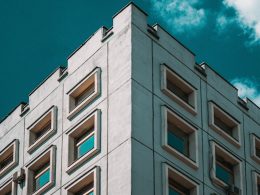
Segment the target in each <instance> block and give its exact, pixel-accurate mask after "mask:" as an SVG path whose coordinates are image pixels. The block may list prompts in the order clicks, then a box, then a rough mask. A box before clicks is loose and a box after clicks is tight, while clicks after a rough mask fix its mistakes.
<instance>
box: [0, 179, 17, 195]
mask: <svg viewBox="0 0 260 195" xmlns="http://www.w3.org/2000/svg"><path fill="white" fill-rule="evenodd" d="M16 187H17V186H16V184H15V183H14V182H12V179H9V180H8V181H7V182H5V183H4V184H3V185H2V186H0V194H1V195H16V194H17V191H16V189H17V188H16Z"/></svg>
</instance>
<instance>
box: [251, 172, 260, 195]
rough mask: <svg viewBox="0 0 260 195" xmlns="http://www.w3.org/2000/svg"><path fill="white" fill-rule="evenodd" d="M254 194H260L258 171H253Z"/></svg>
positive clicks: (259, 175)
mask: <svg viewBox="0 0 260 195" xmlns="http://www.w3.org/2000/svg"><path fill="white" fill-rule="evenodd" d="M252 174H253V194H256V195H259V194H260V174H259V173H258V172H253V173H252Z"/></svg>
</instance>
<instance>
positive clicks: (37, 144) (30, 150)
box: [27, 128, 56, 154]
mask: <svg viewBox="0 0 260 195" xmlns="http://www.w3.org/2000/svg"><path fill="white" fill-rule="evenodd" d="M55 133H56V128H55V129H51V130H49V131H48V132H46V133H45V134H44V135H43V136H42V137H41V138H40V139H39V140H37V141H36V142H35V143H33V144H32V145H30V146H29V148H28V150H27V152H28V153H29V154H32V153H33V152H34V151H35V150H36V149H37V148H39V147H40V146H41V144H42V143H43V142H45V141H46V140H48V139H49V138H50V137H51V136H52V135H54V134H55Z"/></svg>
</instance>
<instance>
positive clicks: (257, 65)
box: [0, 0, 260, 118]
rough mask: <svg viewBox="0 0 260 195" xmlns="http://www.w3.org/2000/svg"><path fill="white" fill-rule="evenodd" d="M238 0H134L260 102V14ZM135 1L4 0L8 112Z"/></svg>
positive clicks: (1, 80) (1, 19)
mask: <svg viewBox="0 0 260 195" xmlns="http://www.w3.org/2000/svg"><path fill="white" fill-rule="evenodd" d="M234 1H235V0H216V1H212V0H200V1H198V0H190V1H188V0H179V3H176V1H175V0H158V1H155V0H136V1H134V2H135V3H136V4H137V5H138V6H140V7H141V8H143V9H144V10H145V11H146V12H147V13H148V14H149V23H150V24H153V23H160V24H161V25H162V26H163V27H165V29H167V30H168V31H169V32H170V33H172V34H173V35H174V36H175V37H176V38H177V39H179V40H180V41H181V42H182V43H184V44H185V45H186V46H187V47H188V48H189V49H191V50H192V51H193V52H194V53H195V54H196V56H197V57H196V61H197V62H198V63H200V62H202V61H206V62H207V63H208V64H210V65H211V66H212V67H213V68H214V69H215V70H217V71H218V72H219V73H220V74H221V75H223V76H224V77H225V78H226V79H227V80H229V81H232V82H233V83H234V84H235V85H236V86H237V87H238V88H239V87H241V88H240V89H241V90H240V92H241V93H240V95H242V96H245V95H247V96H250V98H252V99H253V100H255V101H256V103H258V101H259V102H260V95H259V93H258V91H259V82H260V43H259V40H260V16H259V17H258V18H257V17H255V18H253V19H252V17H251V18H250V17H248V20H245V19H242V17H241V16H244V15H243V14H245V13H247V11H248V10H246V9H248V6H245V12H243V11H242V12H238V11H237V10H240V11H241V9H239V8H241V5H239V4H234ZM249 1H252V2H253V3H256V4H257V5H259V6H260V4H259V3H258V2H256V0H249ZM91 2H92V3H91ZM128 2H129V1H127V0H121V1H107V0H106V1H105V0H96V1H87V0H73V1H72V0H56V1H53V0H44V1H35V0H25V1H19V0H8V1H1V3H0V25H1V26H0V43H1V47H0V59H1V61H0V68H1V69H0V88H1V94H2V95H1V96H0V118H2V117H4V116H5V115H6V114H8V113H9V112H10V111H11V109H12V108H14V107H15V106H16V105H18V104H19V103H20V102H21V101H25V102H27V101H28V94H29V93H30V92H31V91H32V90H33V89H34V88H35V87H36V86H37V85H38V84H39V83H40V82H41V81H42V80H43V79H44V78H46V77H47V76H48V75H49V74H50V73H51V72H52V71H53V70H54V69H55V68H57V67H58V66H60V65H63V66H66V65H67V63H66V60H67V57H68V56H69V54H71V53H72V52H73V51H74V50H75V49H76V48H77V47H78V46H80V44H81V43H83V42H84V41H85V40H86V39H87V38H88V37H89V36H90V35H91V34H92V33H94V32H95V31H96V30H97V29H98V28H99V27H100V26H107V27H110V26H111V25H112V16H113V15H114V14H115V13H116V12H117V11H119V10H120V9H121V8H122V7H123V6H124V5H126V4H127V3H128ZM232 3H233V4H232ZM257 5H255V6H257ZM242 8H243V5H242ZM251 9H254V8H251ZM242 10H243V9H242ZM251 11H252V10H251ZM253 11H254V10H253ZM258 15H259V14H258ZM243 18H247V17H245V16H244V17H243ZM250 19H252V20H253V21H250ZM258 22H259V23H258ZM257 24H259V26H257Z"/></svg>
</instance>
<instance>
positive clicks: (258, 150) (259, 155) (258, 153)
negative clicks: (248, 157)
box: [255, 148, 260, 158]
mask: <svg viewBox="0 0 260 195" xmlns="http://www.w3.org/2000/svg"><path fill="white" fill-rule="evenodd" d="M255 153H256V156H257V157H258V158H260V148H256V149H255Z"/></svg>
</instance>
